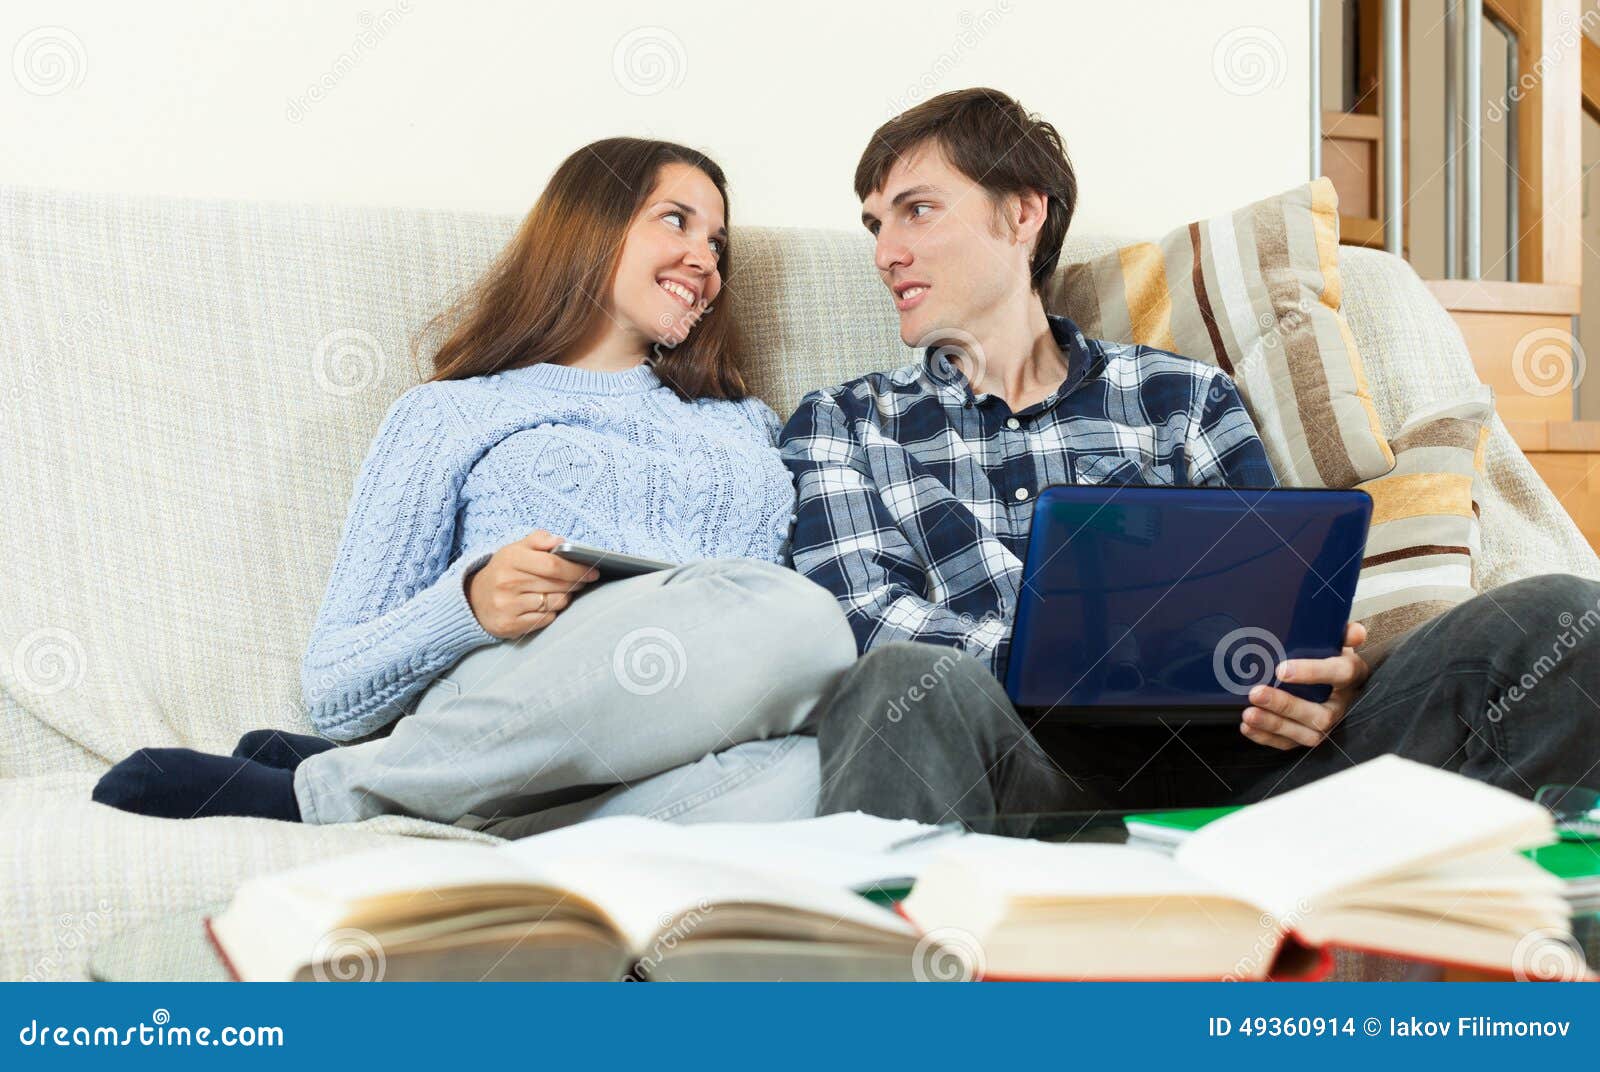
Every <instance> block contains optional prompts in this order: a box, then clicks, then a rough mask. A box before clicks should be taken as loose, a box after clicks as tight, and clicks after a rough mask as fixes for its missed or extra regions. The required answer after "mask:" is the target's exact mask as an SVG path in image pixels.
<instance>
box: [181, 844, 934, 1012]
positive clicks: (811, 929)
mask: <svg viewBox="0 0 1600 1072" xmlns="http://www.w3.org/2000/svg"><path fill="white" fill-rule="evenodd" d="M937 833H938V829H937V828H934V827H928V826H923V825H920V824H918V823H913V822H890V821H888V820H883V819H876V818H873V817H871V816H866V815H861V814H859V813H851V814H844V815H830V816H826V817H824V818H820V819H809V820H803V821H799V822H793V823H762V824H739V823H727V824H723V823H716V824H701V825H697V826H673V825H671V824H668V823H662V822H655V821H652V820H648V819H638V818H612V819H601V820H596V821H594V822H588V823H583V824H580V825H577V826H572V827H567V828H565V829H562V830H556V831H552V832H550V833H548V834H541V835H538V836H536V837H530V838H524V839H521V840H519V841H508V842H506V843H505V844H504V845H496V846H487V845H480V844H464V843H461V842H450V841H441V842H428V843H418V844H415V845H409V846H404V847H400V848H393V849H375V850H372V851H370V852H363V853H359V854H356V855H352V856H347V857H342V858H338V859H333V860H327V861H323V862H319V863H314V864H309V865H306V866H303V867H298V868H295V869H293V870H289V871H283V872H280V873H277V874H273V875H266V876H262V877H259V878H255V879H251V880H249V881H247V882H245V883H244V884H242V885H241V886H240V888H239V891H238V893H237V894H236V895H235V897H234V899H233V902H232V903H231V904H230V905H229V906H228V908H227V909H226V910H225V911H224V912H222V913H221V914H220V915H218V916H216V917H214V918H212V919H211V920H209V921H208V928H209V930H210V933H211V936H212V939H213V941H214V942H215V943H216V945H217V948H218V950H219V951H220V952H221V954H222V956H223V958H224V960H225V961H226V962H227V964H228V967H229V969H230V971H231V972H232V974H233V975H234V976H236V977H237V978H240V979H244V980H292V979H319V980H342V979H374V978H383V979H391V980H397V979H398V980H403V979H426V980H442V981H453V980H476V979H568V980H574V979H579V980H581V979H619V978H623V977H633V978H653V979H767V978H771V979H776V978H785V979H907V978H911V977H912V974H913V963H912V961H913V957H912V953H913V950H914V948H915V946H916V943H917V936H916V934H915V933H914V932H913V931H912V929H911V928H910V927H909V925H907V924H906V922H905V921H904V920H903V919H901V918H900V917H899V916H897V915H895V914H894V913H893V912H892V911H890V910H889V909H887V908H885V907H883V906H881V905H879V904H875V903H873V902H872V901H870V900H868V899H867V898H865V897H862V896H860V895H859V894H857V893H856V892H853V891H854V890H858V889H859V890H867V889H870V888H874V887H878V886H881V885H884V884H890V885H902V886H904V885H909V884H910V881H911V879H912V878H913V877H914V876H915V873H916V871H917V869H918V868H919V867H920V866H921V863H922V862H924V861H925V859H926V857H927V856H928V855H929V854H930V853H931V851H932V846H935V845H937V844H938V843H939V842H938V839H937V837H932V836H930V835H935V834H937ZM925 844H926V846H927V847H924V845H925ZM901 846H904V849H902V848H901Z"/></svg>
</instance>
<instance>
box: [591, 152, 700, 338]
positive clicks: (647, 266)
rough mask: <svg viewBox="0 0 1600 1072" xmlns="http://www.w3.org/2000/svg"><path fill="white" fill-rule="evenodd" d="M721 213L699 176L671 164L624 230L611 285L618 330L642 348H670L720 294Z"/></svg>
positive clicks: (688, 168) (697, 171) (685, 166)
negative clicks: (634, 339) (619, 259)
mask: <svg viewBox="0 0 1600 1072" xmlns="http://www.w3.org/2000/svg"><path fill="white" fill-rule="evenodd" d="M725 213H726V207H725V206H724V205H723V202H722V195H721V194H720V193H718V192H717V187H716V185H715V184H714V183H713V182H712V181H711V179H710V177H709V176H707V175H706V173H705V172H703V171H701V170H700V169H699V168H697V167H693V166H691V165H689V164H680V163H671V164H667V165H665V166H663V167H662V168H661V170H660V172H659V173H658V174H657V176H656V183H655V188H654V189H652V190H651V191H650V194H649V196H648V197H646V198H645V202H644V208H643V210H642V211H640V213H639V214H638V216H637V217H635V219H634V221H633V223H632V224H631V225H629V227H628V233H627V238H626V239H625V240H624V242H623V246H622V259H621V261H620V262H619V263H618V265H617V274H616V279H615V280H614V281H613V283H612V293H611V303H612V312H613V316H614V319H615V320H616V321H617V326H618V327H619V328H622V329H623V330H626V331H628V332H629V333H630V334H634V335H636V336H638V337H639V338H640V339H642V340H644V342H645V345H646V346H647V347H648V346H650V345H653V344H657V343H659V344H662V345H665V346H668V347H671V346H676V345H678V344H679V343H681V342H683V340H684V339H686V338H688V337H689V332H690V330H691V329H693V327H694V325H695V323H696V322H697V321H698V320H699V319H700V317H701V316H702V315H703V314H704V313H705V310H706V309H707V307H709V306H710V305H711V303H712V302H713V301H715V300H716V297H717V294H718V293H719V292H720V291H721V289H722V273H721V270H720V261H721V257H722V251H723V250H724V249H725V248H726V247H727V242H728V236H727V229H726V223H725Z"/></svg>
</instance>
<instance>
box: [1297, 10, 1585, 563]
mask: <svg viewBox="0 0 1600 1072" xmlns="http://www.w3.org/2000/svg"><path fill="white" fill-rule="evenodd" d="M1348 3H1349V5H1350V8H1352V9H1353V10H1352V11H1350V12H1348V13H1349V14H1351V15H1353V18H1352V19H1351V20H1350V22H1351V23H1352V24H1353V33H1351V34H1350V35H1348V37H1347V40H1346V46H1347V48H1349V49H1351V50H1353V52H1354V55H1353V57H1351V59H1352V62H1350V63H1349V64H1348V65H1347V66H1346V70H1347V72H1350V76H1353V78H1354V86H1353V87H1352V91H1351V92H1350V93H1349V94H1348V96H1349V97H1351V98H1353V102H1354V103H1353V106H1352V107H1351V108H1350V109H1349V110H1348V111H1325V112H1324V113H1323V115H1322V161H1323V171H1324V173H1325V174H1327V175H1328V177H1329V178H1330V179H1331V180H1332V182H1333V184H1334V187H1335V189H1337V190H1338V192H1339V204H1340V217H1341V218H1340V236H1339V237H1340V241H1341V242H1344V243H1347V244H1351V245H1361V246H1369V247H1374V248H1379V249H1382V248H1388V246H1387V245H1386V242H1385V226H1384V225H1385V221H1386V220H1387V218H1388V212H1389V206H1387V205H1386V204H1385V203H1384V202H1385V193H1384V191H1385V182H1384V166H1385V159H1384V158H1385V153H1384V123H1383V118H1382V117H1383V115H1384V111H1385V108H1386V107H1388V105H1389V102H1388V101H1387V100H1386V95H1385V87H1384V84H1383V83H1384V79H1383V74H1382V72H1383V61H1384V59H1385V55H1384V46H1385V42H1384V40H1383V35H1382V34H1381V33H1380V27H1381V25H1382V19H1381V16H1382V14H1383V6H1384V4H1385V3H1400V4H1402V5H1403V7H1404V8H1406V9H1409V6H1410V5H1409V0H1348ZM1482 6H1483V11H1484V14H1485V15H1487V16H1490V17H1492V19H1493V20H1494V21H1495V22H1496V23H1498V24H1499V25H1500V26H1502V27H1505V28H1507V30H1508V31H1509V33H1510V34H1511V35H1514V37H1515V70H1517V71H1520V72H1528V73H1527V74H1524V75H1523V76H1521V77H1520V78H1519V79H1518V80H1517V83H1516V92H1515V93H1510V92H1507V93H1505V94H1500V93H1492V92H1491V93H1488V94H1486V96H1489V97H1490V98H1492V99H1497V100H1498V101H1500V102H1501V103H1502V104H1503V106H1504V111H1505V113H1508V118H1510V119H1511V120H1512V121H1514V122H1515V124H1516V131H1517V138H1516V142H1517V145H1516V155H1515V158H1514V159H1513V160H1512V161H1511V163H1512V165H1513V166H1514V168H1515V171H1514V173H1513V174H1512V175H1511V176H1510V177H1509V179H1508V181H1510V182H1513V183H1515V189H1516V217H1515V218H1516V219H1517V221H1518V225H1517V232H1518V233H1517V234H1516V235H1515V236H1513V238H1512V240H1513V242H1514V244H1515V247H1516V250H1517V256H1516V266H1517V278H1516V279H1515V280H1489V279H1458V278H1452V279H1432V280H1427V285H1428V287H1429V289H1430V290H1431V291H1432V292H1433V294H1434V296H1435V297H1436V298H1438V299H1439V302H1440V304H1442V305H1443V306H1444V307H1445V308H1446V309H1447V310H1449V312H1450V315H1451V316H1452V317H1453V318H1454V319H1455V322H1456V324H1457V325H1458V326H1459V327H1460V328H1461V333H1462V335H1463V336H1464V337H1465V338H1466V342H1467V348H1468V349H1469V351H1471V353H1472V359H1473V363H1474V365H1475V366H1476V367H1477V370H1478V374H1479V376H1480V377H1481V378H1482V379H1483V381H1484V382H1485V383H1487V384H1489V385H1490V386H1491V387H1493V388H1494V391H1495V396H1496V409H1497V411H1498V412H1499V415H1500V417H1501V419H1502V420H1503V421H1505V423H1506V426H1507V428H1508V429H1509V430H1510V432H1511V434H1512V436H1513V438H1514V439H1515V440H1516V441H1517V444H1518V445H1519V446H1521V447H1522V449H1523V451H1524V453H1526V454H1527V455H1528V458H1529V460H1530V461H1531V462H1532V463H1533V465H1534V468H1535V469H1537V470H1538V471H1539V473H1540V475H1541V476H1542V477H1543V478H1544V479H1545V481H1546V482H1547V483H1548V484H1549V485H1550V486H1551V488H1552V489H1553V490H1554V491H1555V493H1556V495H1557V496H1558V497H1559V498H1560V499H1561V501H1562V503H1563V505H1565V506H1566V507H1567V510H1568V512H1569V513H1570V514H1571V515H1572V516H1573V518H1574V520H1575V521H1577V523H1578V526H1579V528H1580V529H1581V530H1582V531H1583V533H1584V535H1585V536H1586V537H1587V538H1588V540H1589V542H1590V544H1591V545H1592V546H1594V547H1595V548H1596V549H1597V550H1600V422H1592V421H1578V420H1576V419H1575V416H1576V412H1577V409H1576V397H1575V394H1576V383H1577V380H1578V378H1579V377H1581V375H1582V361H1581V356H1580V355H1581V348H1577V349H1576V352H1575V325H1574V320H1573V318H1574V317H1576V316H1577V315H1578V313H1579V311H1580V308H1581V305H1580V297H1581V290H1580V287H1581V283H1582V267H1583V245H1582V234H1581V230H1580V228H1581V224H1582V189H1583V187H1582V177H1583V161H1582V147H1581V146H1582V138H1581V135H1582V130H1581V122H1582V117H1583V114H1584V112H1585V111H1587V112H1588V113H1589V114H1590V115H1593V116H1595V117H1596V118H1597V119H1600V47H1597V46H1596V45H1595V44H1594V43H1592V42H1590V41H1589V40H1588V39H1587V38H1585V37H1584V36H1583V35H1582V33H1581V25H1582V22H1581V16H1582V14H1583V12H1582V4H1581V3H1580V0H1483V5H1482ZM1462 8H1463V9H1464V10H1465V11H1466V12H1467V17H1471V11H1472V9H1471V5H1462ZM1408 15H1409V11H1408V10H1406V11H1404V13H1403V14H1402V17H1401V19H1400V23H1401V26H1402V27H1404V26H1405V25H1406V24H1407V23H1408V22H1409V19H1408V17H1407V16H1408ZM1407 45H1408V42H1407V40H1406V37H1405V34H1404V30H1403V29H1402V32H1401V37H1400V40H1399V51H1400V54H1401V57H1402V61H1403V60H1404V57H1405V56H1406V54H1407ZM1469 62H1477V58H1476V57H1470V58H1469ZM1402 66H1403V64H1402ZM1402 82H1403V79H1402ZM1400 96H1401V98H1402V99H1401V101H1400V109H1401V115H1400V118H1399V125H1400V130H1401V132H1402V143H1403V144H1402V151H1401V152H1400V153H1399V154H1397V155H1398V156H1399V158H1400V164H1399V167H1400V170H1401V175H1402V183H1401V186H1402V188H1403V189H1409V188H1410V186H1409V184H1408V183H1407V182H1406V181H1405V180H1406V179H1408V178H1409V175H1408V174H1407V172H1408V161H1407V157H1408V156H1409V140H1408V136H1409V131H1410V126H1409V116H1408V115H1407V114H1406V104H1405V99H1404V98H1405V95H1404V94H1403V93H1402V94H1400ZM1464 107H1482V104H1481V102H1473V101H1470V100H1469V101H1465V102H1464ZM1509 113H1514V115H1511V114H1509ZM1401 221H1402V227H1401V243H1400V248H1399V249H1398V250H1395V252H1398V253H1400V254H1401V255H1402V256H1409V253H1410V242H1409V239H1410V230H1409V227H1408V226H1405V224H1406V222H1407V216H1406V213H1404V212H1402V213H1401Z"/></svg>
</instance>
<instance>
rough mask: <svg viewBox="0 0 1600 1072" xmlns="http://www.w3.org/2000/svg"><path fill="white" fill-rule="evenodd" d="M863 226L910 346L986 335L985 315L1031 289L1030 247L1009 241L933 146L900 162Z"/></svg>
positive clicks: (865, 207) (869, 205)
mask: <svg viewBox="0 0 1600 1072" xmlns="http://www.w3.org/2000/svg"><path fill="white" fill-rule="evenodd" d="M1003 204H1004V203H1002V205H1003ZM861 221H862V223H864V224H865V225H866V227H867V230H868V231H870V232H871V233H872V235H873V236H874V237H875V238H876V239H877V252H876V256H875V261H876V263H877V266H878V273H879V274H880V275H881V276H882V277H883V282H884V285H885V286H887V287H888V288H889V290H890V293H891V295H892V297H893V300H894V304H895V309H896V310H897V311H898V312H899V314H900V339H901V341H902V342H904V343H905V344H906V345H907V346H932V345H936V344H938V343H940V342H945V341H953V340H952V337H951V336H952V335H959V334H962V333H965V334H968V335H973V336H977V337H980V338H981V337H983V336H984V335H985V334H986V331H985V328H986V324H985V318H986V316H988V315H989V314H990V313H991V312H992V311H993V310H995V309H997V308H999V307H1000V306H1001V305H1002V303H1003V302H1004V300H1005V299H1006V298H1007V297H1009V296H1011V295H1012V294H1014V293H1015V292H1016V290H1017V289H1018V288H1019V287H1020V288H1021V289H1022V290H1026V289H1027V288H1028V285H1029V283H1028V257H1029V249H1028V248H1027V246H1026V245H1021V244H1018V243H1017V242H1016V241H1015V240H1014V239H1013V238H1012V236H1011V233H1010V231H1009V229H1008V228H1007V227H1006V226H1005V225H1004V223H1003V221H1002V220H1001V218H1000V217H999V215H998V213H997V212H996V204H995V202H994V200H992V199H991V197H990V195H989V192H988V191H987V190H985V189H984V188H983V187H981V186H979V185H978V184H977V183H975V182H973V181H972V180H971V179H969V178H967V177H966V176H965V175H963V174H962V173H961V172H960V171H958V170H956V169H955V168H954V167H952V166H951V165H950V164H949V163H948V162H946V160H945V158H944V154H943V153H942V152H941V151H940V150H939V147H938V146H937V145H936V144H929V145H926V146H924V147H922V148H919V149H918V150H916V151H915V152H913V153H911V154H910V155H908V156H906V157H905V158H903V159H901V160H899V161H897V162H896V163H895V165H894V167H893V168H892V169H890V171H889V174H888V176H887V177H886V178H885V180H884V183H883V187H882V188H881V189H879V190H876V191H874V192H873V193H871V194H869V195H868V196H867V198H866V200H865V201H863V202H862V203H861Z"/></svg>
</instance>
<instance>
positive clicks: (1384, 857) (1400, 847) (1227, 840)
mask: <svg viewBox="0 0 1600 1072" xmlns="http://www.w3.org/2000/svg"><path fill="white" fill-rule="evenodd" d="M1553 837H1554V834H1553V822H1552V820H1551V818H1550V813H1549V812H1548V811H1546V810H1545V809H1544V808H1542V807H1540V806H1539V805H1537V804H1535V803H1533V802H1532V801H1530V800H1524V799H1522V798H1521V797H1518V796H1515V795H1514V794H1512V793H1508V792H1506V791H1505V790H1503V789H1497V788H1495V787H1493V786H1490V785H1485V784H1484V783H1482V782H1476V781H1473V780H1472V779H1470V778H1465V777H1463V776H1461V775H1459V774H1452V773H1449V772H1447V771H1441V770H1436V769H1434V768H1433V767H1429V766H1426V765H1424V764H1421V763H1416V762H1413V761H1411V760H1408V759H1402V758H1400V757H1399V756H1394V755H1388V756H1380V757H1378V758H1377V759H1374V760H1371V761H1369V762H1366V763H1362V764H1360V765H1358V766H1355V767H1352V768H1350V769H1349V770H1345V771H1341V772H1339V773H1338V774H1333V775H1330V776H1328V777H1326V778H1323V779H1321V780H1320V781H1316V782H1313V783H1311V784H1310V785H1306V786H1302V787H1300V788H1298V789H1293V790H1290V791H1289V792H1287V793H1284V794H1282V795H1281V796H1276V797H1272V798H1269V799H1267V800H1265V801H1262V802H1261V803H1258V804H1255V805H1252V806H1251V807H1248V808H1244V809H1242V810H1240V811H1237V812H1234V813H1233V814H1232V815H1228V816H1224V817H1223V818H1221V819H1218V820H1217V821H1215V822H1213V823H1211V824H1209V825H1207V826H1205V827H1202V828H1201V829H1200V830H1199V831H1197V832H1196V833H1195V834H1194V835H1193V836H1191V837H1190V838H1189V839H1188V840H1187V841H1186V842H1185V843H1184V844H1183V845H1182V846H1181V847H1180V848H1179V849H1178V851H1177V854H1176V859H1177V861H1178V862H1179V863H1180V864H1182V865H1183V866H1184V867H1186V868H1188V869H1189V870H1191V871H1193V872H1194V873H1196V874H1198V875H1201V876H1204V877H1206V878H1208V879H1210V880H1211V881H1212V882H1215V883H1216V884H1218V885H1219V886H1223V887H1225V888H1228V889H1231V890H1233V891H1234V892H1235V893H1236V894H1237V895H1238V896H1239V897H1240V898H1242V899H1246V900H1250V901H1252V902H1253V903H1255V904H1258V905H1260V906H1261V907H1263V908H1265V909H1267V910H1268V911H1270V912H1272V913H1273V914H1274V915H1276V916H1278V917H1279V918H1280V919H1287V920H1293V919H1294V918H1296V917H1299V916H1303V915H1305V914H1306V913H1307V912H1308V911H1309V910H1311V909H1312V908H1314V907H1315V905H1316V904H1317V903H1318V902H1320V901H1324V900H1326V899H1328V898H1329V897H1330V896H1332V895H1335V894H1337V893H1338V892H1339V891H1342V890H1347V889H1351V888H1353V887H1357V886H1360V885H1363V884H1366V883H1371V882H1376V881H1380V880H1382V879H1384V878H1387V877H1389V876H1392V875H1396V874H1399V873H1403V872H1407V871H1417V870H1421V869H1423V868H1426V867H1428V866H1431V865H1434V864H1438V863H1442V862H1444V861H1447V860H1451V859H1454V858H1456V857H1459V856H1461V855H1463V854H1469V853H1473V852H1484V851H1488V850H1491V849H1502V850H1505V851H1508V852H1509V851H1511V850H1513V849H1521V848H1528V847H1530V846H1533V845H1538V844H1542V843H1544V842H1546V841H1549V840H1552V839H1553Z"/></svg>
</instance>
